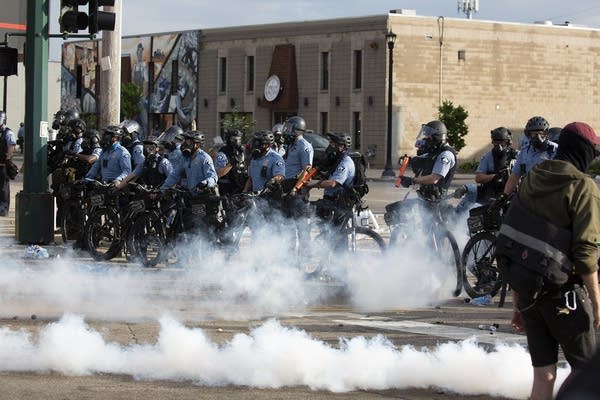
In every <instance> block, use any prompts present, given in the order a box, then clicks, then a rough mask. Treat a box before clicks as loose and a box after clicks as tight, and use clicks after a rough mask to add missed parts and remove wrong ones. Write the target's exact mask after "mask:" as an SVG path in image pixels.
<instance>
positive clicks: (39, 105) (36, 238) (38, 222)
mask: <svg viewBox="0 0 600 400" xmlns="http://www.w3.org/2000/svg"><path fill="white" fill-rule="evenodd" d="M48 8H49V0H27V31H26V32H27V33H26V44H27V51H26V53H25V160H24V163H23V166H24V170H25V173H24V177H23V190H22V191H21V192H19V193H17V196H16V203H17V204H16V206H15V210H16V221H15V236H16V239H17V241H19V242H20V243H23V244H28V243H38V244H47V243H50V242H51V241H53V240H54V198H53V197H52V195H51V194H50V192H48V178H47V164H46V163H47V158H48V156H47V149H46V141H47V140H48V122H47V121H45V119H46V118H47V116H48V105H47V104H46V102H47V99H48Z"/></svg>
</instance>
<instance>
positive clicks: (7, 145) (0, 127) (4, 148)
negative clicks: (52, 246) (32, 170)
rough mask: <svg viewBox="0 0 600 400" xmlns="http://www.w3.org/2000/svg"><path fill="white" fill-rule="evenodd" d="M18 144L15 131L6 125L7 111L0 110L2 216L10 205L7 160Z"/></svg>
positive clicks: (0, 206) (0, 193)
mask: <svg viewBox="0 0 600 400" xmlns="http://www.w3.org/2000/svg"><path fill="white" fill-rule="evenodd" d="M16 145H17V138H16V135H15V133H14V132H13V131H12V130H11V129H10V128H9V127H7V126H6V113H5V112H4V111H0V216H2V217H4V216H6V215H7V214H8V209H9V207H10V178H9V177H8V174H7V165H6V164H7V162H12V161H11V160H12V157H13V154H14V151H15V146H16Z"/></svg>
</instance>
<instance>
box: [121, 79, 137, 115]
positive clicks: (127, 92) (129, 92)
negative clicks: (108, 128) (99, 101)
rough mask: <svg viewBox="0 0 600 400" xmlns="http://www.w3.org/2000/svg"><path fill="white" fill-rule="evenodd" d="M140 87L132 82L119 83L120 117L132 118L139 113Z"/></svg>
mask: <svg viewBox="0 0 600 400" xmlns="http://www.w3.org/2000/svg"><path fill="white" fill-rule="evenodd" d="M141 99H142V88H140V87H139V86H138V85H136V84H135V83H134V82H129V83H124V84H122V85H121V119H132V118H134V117H135V116H136V115H138V114H139V112H140V109H139V103H140V100H141Z"/></svg>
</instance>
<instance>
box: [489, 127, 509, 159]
mask: <svg viewBox="0 0 600 400" xmlns="http://www.w3.org/2000/svg"><path fill="white" fill-rule="evenodd" d="M490 136H491V138H492V145H493V146H494V147H493V149H492V151H493V152H494V153H495V154H498V155H500V154H501V153H502V152H503V151H504V150H506V149H507V148H508V147H509V146H510V145H511V144H512V132H511V131H509V130H508V129H507V128H505V127H503V126H500V127H498V128H496V129H493V130H491V131H490Z"/></svg>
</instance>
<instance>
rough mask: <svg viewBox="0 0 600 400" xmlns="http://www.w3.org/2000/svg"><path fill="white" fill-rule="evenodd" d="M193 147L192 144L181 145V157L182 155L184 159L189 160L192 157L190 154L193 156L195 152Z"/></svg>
mask: <svg viewBox="0 0 600 400" xmlns="http://www.w3.org/2000/svg"><path fill="white" fill-rule="evenodd" d="M195 150H196V149H195V145H194V143H185V142H184V143H183V144H182V145H181V155H183V156H184V157H185V158H190V157H191V156H192V154H194V151H195Z"/></svg>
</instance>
